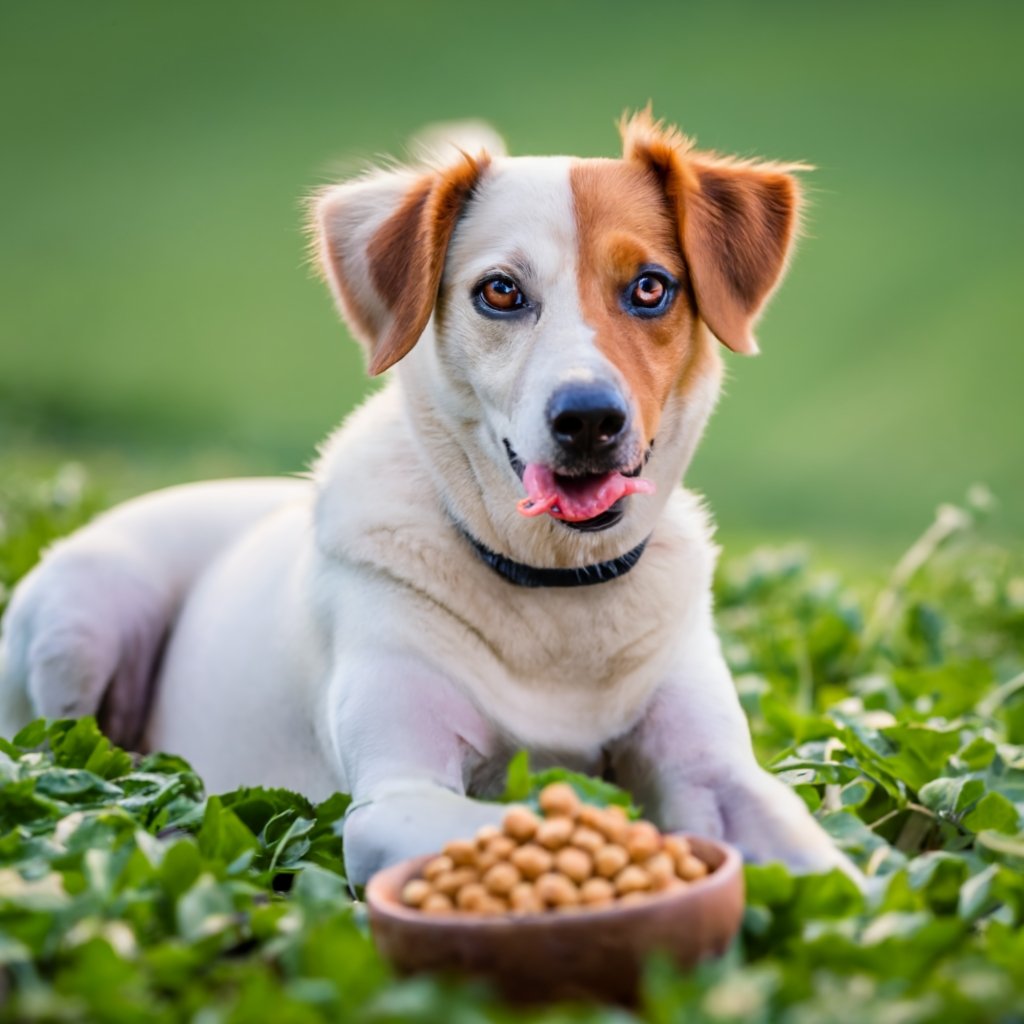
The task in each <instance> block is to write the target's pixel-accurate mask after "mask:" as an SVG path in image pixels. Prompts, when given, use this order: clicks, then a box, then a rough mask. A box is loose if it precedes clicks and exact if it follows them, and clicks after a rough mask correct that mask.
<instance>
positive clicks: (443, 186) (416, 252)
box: [367, 153, 490, 375]
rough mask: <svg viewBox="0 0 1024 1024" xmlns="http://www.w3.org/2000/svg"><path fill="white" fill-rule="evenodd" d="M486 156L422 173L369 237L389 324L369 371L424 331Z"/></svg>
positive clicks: (391, 359)
mask: <svg viewBox="0 0 1024 1024" xmlns="http://www.w3.org/2000/svg"><path fill="white" fill-rule="evenodd" d="M489 163H490V157H488V156H487V154H486V153H482V154H481V155H480V156H479V157H476V158H474V157H471V156H468V155H467V154H463V160H462V161H461V162H460V163H458V164H455V165H454V166H452V167H448V168H446V169H444V170H441V171H436V172H434V173H433V174H428V175H425V176H424V178H422V179H421V180H420V181H419V182H417V183H416V185H415V186H414V187H413V188H412V189H411V190H410V191H409V193H408V194H407V195H406V198H405V200H404V201H403V203H402V205H401V207H399V209H398V210H396V211H395V213H393V214H392V215H391V217H389V218H388V220H387V221H385V222H384V224H383V225H382V226H381V227H380V229H379V230H378V231H377V233H376V234H375V235H374V236H373V238H372V239H371V240H370V245H369V248H368V249H367V257H368V259H369V268H370V278H371V280H372V281H373V284H374V286H375V287H376V288H377V290H378V291H379V292H380V295H381V297H382V298H383V299H384V301H385V303H386V304H387V306H388V308H389V309H390V310H391V314H392V322H391V326H390V329H389V330H388V332H387V334H386V335H385V336H384V337H383V338H381V339H380V341H379V343H378V345H377V347H376V348H375V350H374V353H373V358H372V359H371V360H370V367H369V371H370V373H371V374H372V375H375V374H378V373H383V371H384V370H386V369H387V368H388V367H389V366H392V365H393V364H394V363H397V362H398V360H399V359H401V358H402V357H403V356H404V355H405V354H406V353H407V352H408V351H409V350H410V349H411V348H412V347H413V345H415V344H416V341H417V339H418V338H419V336H420V335H421V334H422V333H423V331H424V329H425V328H426V326H427V321H428V320H429V319H430V314H431V312H432V311H433V309H434V303H435V302H436V301H437V293H438V289H439V288H440V285H441V274H442V272H443V271H444V259H445V254H446V253H447V251H448V242H449V240H450V239H451V236H452V231H454V230H455V222H456V221H457V220H458V217H459V214H460V213H461V212H462V208H463V206H464V205H465V202H466V200H467V199H468V198H469V196H470V193H471V192H472V191H473V189H474V188H475V187H476V184H477V182H478V181H479V180H480V175H481V173H482V172H483V170H484V168H485V167H487V165H488V164H489Z"/></svg>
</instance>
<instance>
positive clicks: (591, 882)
mask: <svg viewBox="0 0 1024 1024" xmlns="http://www.w3.org/2000/svg"><path fill="white" fill-rule="evenodd" d="M614 899H615V886H614V885H612V883H611V882H609V881H608V879H607V878H588V879H587V880H586V881H585V882H584V883H583V884H582V885H581V886H580V900H581V901H582V902H583V903H586V904H587V905H588V906H592V907H596V906H601V905H603V904H605V903H611V902H612V900H614Z"/></svg>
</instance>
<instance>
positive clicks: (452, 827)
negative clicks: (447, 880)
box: [344, 781, 507, 886]
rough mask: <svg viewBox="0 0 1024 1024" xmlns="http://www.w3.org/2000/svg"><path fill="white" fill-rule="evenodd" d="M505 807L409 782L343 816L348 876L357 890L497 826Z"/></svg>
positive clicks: (424, 783)
mask: <svg viewBox="0 0 1024 1024" xmlns="http://www.w3.org/2000/svg"><path fill="white" fill-rule="evenodd" d="M506 810H507V808H506V807H504V806H503V805H501V804H490V803H484V802H483V801H479V800H471V799H470V798H469V797H465V796H459V795H458V794H457V793H453V792H451V791H450V790H447V789H443V788H442V787H440V786H437V785H435V784H433V783H430V782H421V781H410V782H408V783H402V784H399V785H396V786H389V787H387V788H386V789H385V790H383V791H378V792H377V793H376V794H375V795H374V798H373V799H372V800H367V801H365V802H364V801H359V802H357V803H355V804H353V805H352V807H351V808H350V809H349V812H348V814H347V815H346V817H345V831H344V842H345V872H346V874H347V876H348V880H349V883H350V884H351V885H353V886H361V885H365V884H366V883H367V881H368V880H369V878H370V876H371V875H372V874H373V873H374V872H375V871H379V870H380V869H381V868H386V867H389V866H390V865H391V864H396V863H398V861H401V860H405V859H406V858H408V857H417V856H420V855H422V854H427V853H437V852H439V851H440V850H441V848H442V847H443V846H444V845H445V843H447V842H448V841H449V840H451V839H464V838H468V837H470V836H472V835H474V834H475V833H476V831H477V830H478V829H479V828H481V827H482V826H484V825H499V824H500V823H501V820H502V817H503V816H504V814H505V811H506Z"/></svg>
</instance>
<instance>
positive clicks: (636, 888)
mask: <svg viewBox="0 0 1024 1024" xmlns="http://www.w3.org/2000/svg"><path fill="white" fill-rule="evenodd" d="M650 887H651V876H650V875H649V874H647V872H646V871H644V869H643V868H642V867H640V866H639V865H638V864H629V865H627V866H626V867H624V868H623V869H622V870H621V871H620V872H619V873H618V874H617V875H616V876H615V891H616V892H617V893H618V894H619V895H620V896H625V895H626V894H627V893H631V892H646V891H647V890H648V889H650Z"/></svg>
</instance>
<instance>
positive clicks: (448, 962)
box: [366, 836, 744, 1003]
mask: <svg viewBox="0 0 1024 1024" xmlns="http://www.w3.org/2000/svg"><path fill="white" fill-rule="evenodd" d="M686 838H687V839H688V840H689V841H690V843H691V845H692V846H693V849H694V852H695V853H696V854H697V856H699V857H700V858H701V859H702V860H703V861H704V862H705V863H707V864H708V866H709V867H711V868H713V869H714V870H713V871H712V873H711V874H710V875H708V876H707V878H704V879H701V880H700V881H698V882H694V883H692V884H691V885H690V886H689V887H687V888H685V889H677V890H674V891H672V892H668V893H665V894H664V895H659V896H652V897H651V898H650V899H649V900H646V901H644V902H643V903H633V904H631V905H629V906H625V907H611V908H609V909H607V910H579V911H570V912H566V913H558V912H552V913H545V914H530V915H524V916H515V917H513V916H507V917H475V916H468V915H461V914H450V915H448V914H445V915H435V914H423V913H421V912H420V911H418V910H414V909H412V908H410V907H406V906H404V905H403V904H402V903H401V902H400V900H399V894H400V893H401V891H402V887H403V886H404V885H405V883H406V882H407V881H409V880H410V879H411V878H414V877H416V876H418V874H419V872H420V871H421V870H422V868H423V866H424V864H426V862H427V861H428V860H430V859H431V857H429V856H428V857H416V858H414V859H413V860H407V861H403V862H402V863H401V864H395V865H394V866H393V867H390V868H387V869H385V870H384V871H379V872H378V873H377V874H376V875H374V876H373V878H371V879H370V881H369V884H368V885H367V886H366V902H367V905H368V907H369V912H370V926H371V928H372V930H373V936H374V939H375V940H376V943H377V948H378V949H379V950H380V952H381V953H382V954H383V955H384V956H385V957H386V958H387V959H388V960H390V961H391V963H392V964H393V965H394V966H395V968H396V969H397V970H398V971H399V972H400V973H403V974H410V973H415V972H419V971H436V972H441V973H457V974H470V975H475V976H477V977H484V978H487V979H488V980H490V981H491V982H493V983H494V984H495V985H496V986H497V987H498V988H499V989H500V991H501V992H502V993H503V994H504V995H505V997H506V998H509V999H511V1000H514V1001H516V1002H536V1001H542V1000H548V999H579V998H582V999H605V1000H612V1001H616V1002H622V1003H630V1002H632V1001H633V1000H634V999H635V998H636V994H637V987H638V983H639V980H640V975H641V972H642V969H643V963H644V959H645V958H646V956H647V955H648V954H649V953H652V952H654V951H655V950H661V951H664V952H665V953H667V954H669V955H670V956H671V957H672V958H673V959H674V960H675V961H676V963H677V964H679V966H680V967H683V968H688V967H693V966H695V965H696V964H697V963H699V962H700V961H702V960H705V959H708V958H710V957H714V956H718V955H720V954H721V953H723V952H724V951H725V949H726V948H727V947H728V945H729V943H730V942H731V940H732V938H733V936H734V935H735V934H736V932H737V931H738V930H739V927H740V922H741V920H742V917H743V895H744V893H743V872H742V870H741V866H742V862H741V859H740V855H739V853H738V852H737V851H736V850H734V849H733V848H732V847H731V846H728V845H727V844H725V843H719V842H715V841H713V840H710V839H702V838H700V837H698V836H687V837H686Z"/></svg>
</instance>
